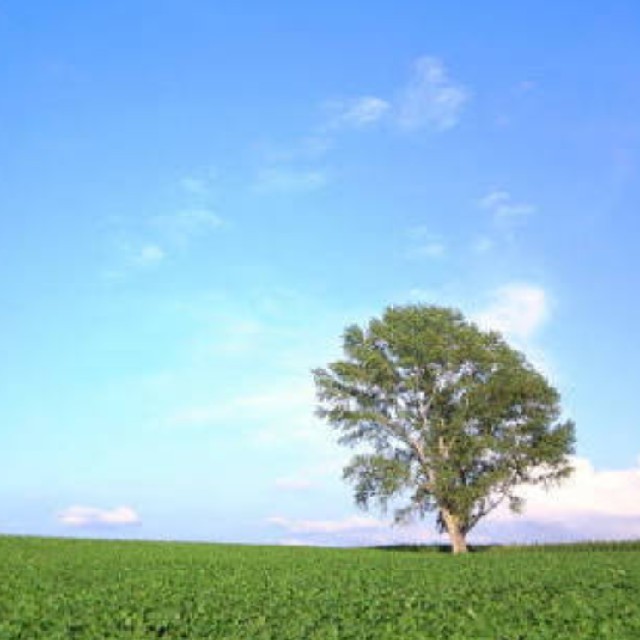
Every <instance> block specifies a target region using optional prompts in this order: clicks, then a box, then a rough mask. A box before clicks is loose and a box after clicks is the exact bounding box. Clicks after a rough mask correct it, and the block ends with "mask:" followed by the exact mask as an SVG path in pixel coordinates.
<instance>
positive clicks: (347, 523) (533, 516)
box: [267, 457, 640, 546]
mask: <svg viewBox="0 0 640 640" xmlns="http://www.w3.org/2000/svg"><path fill="white" fill-rule="evenodd" d="M572 464H573V465H574V467H575V473H574V474H573V476H572V477H571V478H570V479H568V480H566V481H564V482H563V483H562V484H561V485H560V486H558V487H554V488H552V489H550V490H549V491H546V490H544V489H543V488H541V487H535V486H525V487H522V488H521V489H520V490H519V492H518V493H519V494H520V495H521V496H522V497H524V498H525V500H526V505H525V510H524V512H523V514H521V515H518V514H514V513H512V512H511V511H509V509H508V508H507V507H506V505H505V506H501V507H500V508H498V509H497V510H496V511H494V512H493V513H491V514H490V515H489V516H488V517H486V518H485V519H483V520H482V521H481V522H480V524H479V525H478V527H477V528H476V529H474V530H473V531H472V532H471V534H470V535H469V541H470V542H471V543H476V544H479V543H492V542H502V543H504V542H522V543H534V542H554V541H556V542H562V541H569V540H594V539H603V540H604V539H633V538H638V537H639V536H640V500H638V496H639V495H640V460H639V461H638V465H637V466H635V467H633V468H629V469H618V470H606V469H596V468H595V467H594V465H593V464H592V463H591V462H590V461H589V460H588V459H587V458H584V457H573V458H572ZM267 524H270V525H272V526H274V527H277V528H279V529H281V530H283V531H284V532H286V536H285V537H284V538H283V539H282V540H281V541H280V542H281V543H282V544H289V542H288V541H289V540H295V541H296V543H297V544H306V545H336V546H340V545H348V546H349V545H382V544H410V543H417V544H433V543H438V544H439V543H448V538H447V536H446V534H444V535H441V534H438V533H437V532H436V529H435V523H434V521H433V518H431V517H430V518H427V519H426V520H425V521H424V522H416V523H412V524H409V525H406V526H394V525H392V524H391V523H390V522H389V521H387V520H385V519H381V518H376V517H373V516H369V515H364V516H361V515H349V516H345V517H342V518H335V519H305V518H289V517H286V516H282V515H274V516H271V517H270V518H268V519H267Z"/></svg>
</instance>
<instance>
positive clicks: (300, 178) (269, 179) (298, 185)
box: [254, 167, 328, 193]
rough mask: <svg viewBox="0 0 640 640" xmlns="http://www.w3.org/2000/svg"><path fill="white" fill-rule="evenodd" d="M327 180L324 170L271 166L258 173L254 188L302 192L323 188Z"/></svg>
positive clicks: (265, 190) (270, 190) (282, 191)
mask: <svg viewBox="0 0 640 640" xmlns="http://www.w3.org/2000/svg"><path fill="white" fill-rule="evenodd" d="M327 182H328V178H327V175H326V174H325V173H324V172H323V171H319V170H299V169H292V168H289V167H270V168H267V169H262V170H261V171H260V172H259V173H258V175H257V178H256V181H255V183H254V189H255V190H256V191H261V192H267V191H269V192H279V193H302V192H306V191H316V190H318V189H321V188H322V187H324V186H325V185H326V184H327Z"/></svg>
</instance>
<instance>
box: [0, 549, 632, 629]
mask: <svg viewBox="0 0 640 640" xmlns="http://www.w3.org/2000/svg"><path fill="white" fill-rule="evenodd" d="M14 638H24V639H25V640H34V639H37V638H48V639H49V638H50V639H55V638H60V639H61V638H91V639H92V640H97V639H101V638H196V639H197V638H226V639H229V640H231V639H240V638H243V639H251V640H254V639H255V640H262V639H264V640H266V639H267V638H269V639H273V640H287V639H293V638H296V639H305V640H307V639H316V640H328V639H332V638H341V639H342V638H344V639H347V638H349V639H353V640H356V639H357V640H363V639H367V638H388V639H389V640H391V639H393V640H397V639H404V638H406V639H416V640H417V639H418V638H420V639H423V638H442V639H445V638H446V639H451V640H453V639H458V640H462V639H464V640H475V639H480V638H487V639H488V638H491V639H495V640H517V639H525V638H526V639H531V640H534V639H542V638H544V639H549V640H550V639H565V638H566V639H569V638H570V639H572V640H573V639H576V638H593V639H594V640H595V639H598V640H601V639H603V638H611V639H615V640H623V639H625V638H629V639H633V640H637V639H638V638H640V544H637V543H636V544H619V545H580V546H569V547H554V548H545V547H540V548H537V549H527V548H524V549H492V550H487V551H483V552H479V553H473V554H469V555H468V556H466V557H454V556H451V555H449V554H445V553H437V552H435V551H434V552H422V553H419V552H403V551H399V550H396V551H389V550H381V549H312V548H287V547H243V546H231V545H207V544H179V543H154V542H107V541H88V540H75V541H74V540H55V539H40V538H13V537H0V639H1V640H9V639H14Z"/></svg>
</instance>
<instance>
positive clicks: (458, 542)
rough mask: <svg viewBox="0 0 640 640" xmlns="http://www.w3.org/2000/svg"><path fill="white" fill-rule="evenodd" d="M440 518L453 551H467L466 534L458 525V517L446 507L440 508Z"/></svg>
mask: <svg viewBox="0 0 640 640" xmlns="http://www.w3.org/2000/svg"><path fill="white" fill-rule="evenodd" d="M441 513H442V519H443V521H444V524H445V526H446V528H447V533H448V534H449V538H451V547H452V549H453V553H467V551H468V550H469V549H468V548H467V540H466V534H465V532H464V531H463V530H462V527H461V526H460V519H459V518H458V517H457V516H455V515H453V514H452V513H451V512H450V511H448V510H447V509H442V511H441Z"/></svg>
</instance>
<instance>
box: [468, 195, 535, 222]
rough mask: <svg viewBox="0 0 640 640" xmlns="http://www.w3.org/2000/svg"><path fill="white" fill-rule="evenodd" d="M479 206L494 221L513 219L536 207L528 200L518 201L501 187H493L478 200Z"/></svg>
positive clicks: (527, 214)
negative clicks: (490, 215)
mask: <svg viewBox="0 0 640 640" xmlns="http://www.w3.org/2000/svg"><path fill="white" fill-rule="evenodd" d="M479 205H480V207H482V208H483V209H486V210H488V211H489V212H491V214H492V215H493V218H494V220H495V221H497V222H500V221H514V220H518V219H521V218H525V217H527V216H529V215H531V214H532V213H535V211H536V207H535V206H534V205H532V204H529V203H528V202H519V201H517V200H515V199H514V198H513V196H512V195H511V194H510V193H509V192H508V191H504V190H502V189H494V190H493V191H490V192H489V193H487V195H485V196H484V197H483V198H482V199H481V200H480V201H479Z"/></svg>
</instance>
